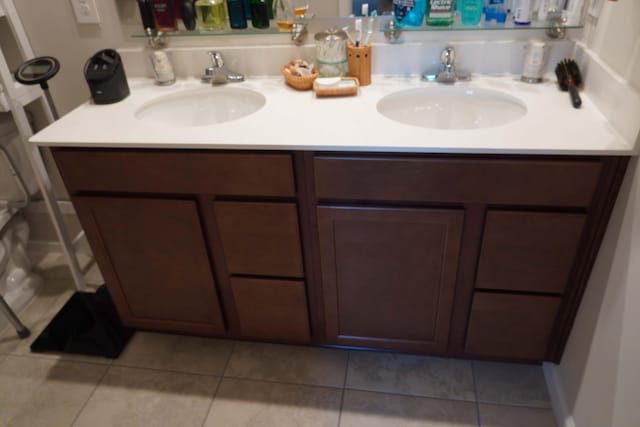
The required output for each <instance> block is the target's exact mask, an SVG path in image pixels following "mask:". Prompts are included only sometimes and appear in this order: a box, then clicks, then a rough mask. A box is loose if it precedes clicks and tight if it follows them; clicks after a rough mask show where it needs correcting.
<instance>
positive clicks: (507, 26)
mask: <svg viewBox="0 0 640 427" xmlns="http://www.w3.org/2000/svg"><path fill="white" fill-rule="evenodd" d="M382 25H383V26H384V25H385V24H384V23H383V24H382ZM386 25H388V23H386ZM582 27H583V26H582V25H575V26H569V25H561V26H560V28H564V29H567V30H568V29H574V28H582ZM555 28H557V25H552V24H549V23H547V22H532V23H531V24H529V25H516V24H514V23H513V22H506V23H504V24H498V23H496V22H493V21H492V22H489V23H485V22H482V23H480V24H478V25H462V24H461V23H454V24H452V25H447V26H427V25H422V26H420V27H398V26H396V30H401V31H499V30H547V29H555ZM380 31H388V27H387V28H386V29H385V28H380Z"/></svg>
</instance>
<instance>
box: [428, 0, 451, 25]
mask: <svg viewBox="0 0 640 427" xmlns="http://www.w3.org/2000/svg"><path fill="white" fill-rule="evenodd" d="M453 3H454V2H453V0H427V11H426V17H427V25H432V26H440V27H443V26H447V25H451V24H453V12H454V10H455V9H454V4H453Z"/></svg>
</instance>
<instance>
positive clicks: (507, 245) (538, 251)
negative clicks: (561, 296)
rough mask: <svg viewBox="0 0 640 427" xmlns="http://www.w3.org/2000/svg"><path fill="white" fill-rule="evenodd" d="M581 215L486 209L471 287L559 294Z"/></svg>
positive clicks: (569, 265)
mask: <svg viewBox="0 0 640 427" xmlns="http://www.w3.org/2000/svg"><path fill="white" fill-rule="evenodd" d="M585 221H586V215H584V214H569V213H541V212H507V211H504V212H500V211H492V212H491V211H490V212H489V213H488V214H487V220H486V223H485V229H484V236H483V240H482V249H481V251H480V261H479V264H478V274H477V278H476V288H482V289H499V290H510V291H525V292H548V293H563V292H564V290H565V287H566V286H567V282H568V280H569V275H570V273H571V269H572V267H573V261H574V259H575V256H576V252H577V250H578V246H579V244H580V238H581V236H582V229H583V228H584V224H585Z"/></svg>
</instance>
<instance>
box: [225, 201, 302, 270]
mask: <svg viewBox="0 0 640 427" xmlns="http://www.w3.org/2000/svg"><path fill="white" fill-rule="evenodd" d="M214 209H215V215H216V220H217V223H218V230H219V233H220V238H221V240H222V246H223V249H224V254H225V259H226V262H227V269H228V270H229V273H230V274H251V275H258V276H276V277H303V276H304V271H303V267H302V251H301V247H300V233H299V227H298V212H297V209H296V205H295V204H293V203H249V202H215V203H214Z"/></svg>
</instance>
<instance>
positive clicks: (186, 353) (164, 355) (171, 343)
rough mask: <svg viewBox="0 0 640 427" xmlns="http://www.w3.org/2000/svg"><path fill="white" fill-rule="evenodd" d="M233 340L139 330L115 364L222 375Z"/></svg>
mask: <svg viewBox="0 0 640 427" xmlns="http://www.w3.org/2000/svg"><path fill="white" fill-rule="evenodd" d="M232 349H233V341H229V340H218V339H213V338H200V337H190V336H183V335H172V334H156V333H149V332H136V334H135V335H134V337H133V339H132V340H131V341H130V342H129V344H128V345H127V348H126V349H125V350H124V352H123V353H122V354H121V355H120V357H119V358H118V359H116V360H114V361H113V364H114V365H121V366H132V367H140V368H153V369H161V370H167V371H177V372H187V373H193V374H202V375H218V376H222V374H223V373H224V368H225V366H226V364H227V361H228V360H229V356H230V355H231V350H232Z"/></svg>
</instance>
